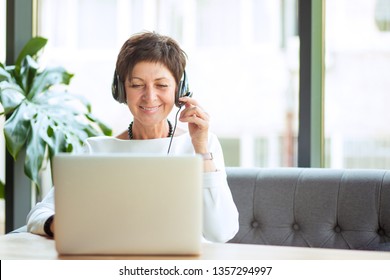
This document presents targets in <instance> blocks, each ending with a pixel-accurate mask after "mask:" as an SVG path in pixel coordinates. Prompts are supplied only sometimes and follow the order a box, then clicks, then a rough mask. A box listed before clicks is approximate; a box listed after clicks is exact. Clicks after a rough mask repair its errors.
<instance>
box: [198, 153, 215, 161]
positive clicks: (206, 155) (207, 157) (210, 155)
mask: <svg viewBox="0 0 390 280" xmlns="http://www.w3.org/2000/svg"><path fill="white" fill-rule="evenodd" d="M199 155H200V156H202V158H203V160H213V159H214V157H213V153H204V154H199Z"/></svg>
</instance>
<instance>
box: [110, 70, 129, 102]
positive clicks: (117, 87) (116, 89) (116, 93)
mask: <svg viewBox="0 0 390 280" xmlns="http://www.w3.org/2000/svg"><path fill="white" fill-rule="evenodd" d="M111 91H112V97H113V98H114V99H115V100H116V101H118V102H119V103H126V93H125V89H124V87H123V83H122V82H121V81H120V79H119V76H118V75H117V73H116V71H115V72H114V77H113V79H112V85H111Z"/></svg>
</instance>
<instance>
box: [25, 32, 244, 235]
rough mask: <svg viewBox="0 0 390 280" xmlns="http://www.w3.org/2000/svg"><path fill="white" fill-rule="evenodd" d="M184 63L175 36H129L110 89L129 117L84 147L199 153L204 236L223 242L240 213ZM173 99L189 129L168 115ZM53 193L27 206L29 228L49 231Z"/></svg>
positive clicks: (232, 232) (92, 150)
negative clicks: (115, 133) (117, 131)
mask: <svg viewBox="0 0 390 280" xmlns="http://www.w3.org/2000/svg"><path fill="white" fill-rule="evenodd" d="M185 66H186V55H185V53H184V51H183V50H181V49H180V47H179V45H178V44H177V43H176V42H175V41H174V40H173V39H171V38H169V37H167V36H162V35H159V34H157V33H154V32H146V33H140V34H136V35H134V36H132V37H130V39H128V40H127V41H126V42H125V44H124V45H123V46H122V48H121V50H120V52H119V55H118V59H117V63H116V71H115V74H114V81H113V89H112V90H113V97H114V99H116V100H117V101H118V102H120V103H125V104H127V106H128V108H129V110H130V112H131V114H132V116H133V121H132V122H131V123H130V124H129V126H128V128H127V129H126V130H125V131H123V132H122V133H120V134H119V135H118V136H117V137H106V136H101V137H92V138H88V139H87V140H86V145H85V146H86V150H87V152H89V153H107V152H110V153H121V152H127V153H128V152H136V153H145V152H147V153H167V152H169V154H194V153H196V154H200V155H201V156H203V158H204V175H203V188H204V190H203V213H204V217H203V236H204V237H205V238H206V239H207V240H209V241H214V242H226V241H228V240H229V239H231V238H233V237H234V235H235V234H236V233H237V231H238V212H237V208H236V206H235V204H234V202H233V199H232V195H231V193H230V189H229V186H228V184H227V180H226V173H225V166H224V159H223V153H222V149H221V146H220V143H219V141H218V139H217V137H216V136H215V135H214V134H212V133H210V132H209V116H208V114H207V113H206V112H205V111H204V110H203V109H202V108H201V107H200V106H199V104H198V102H197V101H196V100H195V99H193V98H190V97H189V96H190V94H189V93H188V92H187V91H188V85H187V80H186V75H185ZM175 104H176V106H177V107H179V108H181V107H182V106H183V107H184V109H183V110H182V111H181V112H180V116H179V120H180V121H181V122H184V123H187V124H188V131H185V130H182V129H178V130H176V129H175V128H176V125H175V126H174V127H173V125H172V124H171V122H170V121H169V120H168V115H169V114H170V112H171V111H172V109H173V108H174V105H175ZM179 111H180V109H178V113H179ZM53 197H54V189H52V190H51V191H50V192H49V194H48V195H47V196H46V197H45V199H44V200H43V201H42V202H40V203H38V204H37V205H36V206H35V207H34V208H33V209H32V210H31V211H30V213H29V215H28V217H27V228H28V230H29V231H30V232H33V233H37V234H47V235H49V236H53V234H54V223H53V219H54V203H53V200H54V199H53Z"/></svg>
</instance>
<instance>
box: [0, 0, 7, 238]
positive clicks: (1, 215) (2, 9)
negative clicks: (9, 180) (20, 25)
mask: <svg viewBox="0 0 390 280" xmlns="http://www.w3.org/2000/svg"><path fill="white" fill-rule="evenodd" d="M5 27H6V1H5V0H0V62H1V63H3V64H5V50H6V35H5V33H6V32H5ZM1 110H2V108H1ZM0 127H1V129H3V127H4V117H3V116H2V117H1V118H0ZM0 159H1V160H0V162H1V164H0V180H1V181H2V182H4V180H5V164H4V162H5V140H4V134H3V133H1V135H0ZM4 209H5V202H4V199H1V198H0V234H4V233H5V228H4V226H5V224H4V223H5V212H4Z"/></svg>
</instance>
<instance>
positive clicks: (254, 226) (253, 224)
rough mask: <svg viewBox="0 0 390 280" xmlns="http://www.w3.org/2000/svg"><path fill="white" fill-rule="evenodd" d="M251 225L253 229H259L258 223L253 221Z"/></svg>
mask: <svg viewBox="0 0 390 280" xmlns="http://www.w3.org/2000/svg"><path fill="white" fill-rule="evenodd" d="M251 225H252V227H253V228H257V227H259V223H258V222H257V221H253V222H252V224H251Z"/></svg>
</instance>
